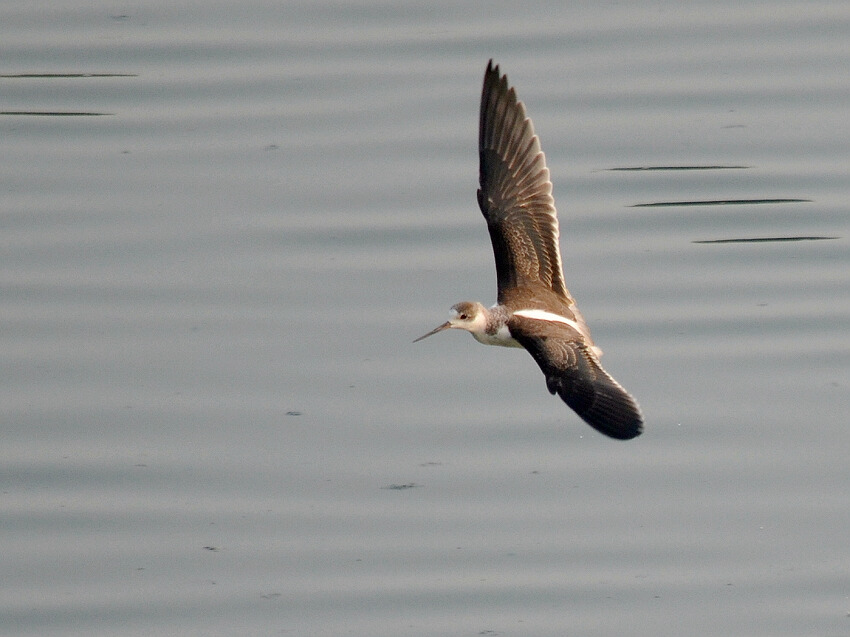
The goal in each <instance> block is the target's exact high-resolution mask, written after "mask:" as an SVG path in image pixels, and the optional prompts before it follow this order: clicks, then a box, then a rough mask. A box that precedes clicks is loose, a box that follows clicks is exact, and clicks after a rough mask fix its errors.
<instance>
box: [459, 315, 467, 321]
mask: <svg viewBox="0 0 850 637" xmlns="http://www.w3.org/2000/svg"><path fill="white" fill-rule="evenodd" d="M458 318H460V320H461V321H465V320H466V319H468V318H469V317H468V316H467V315H466V314H461V315H460V316H459V317H458Z"/></svg>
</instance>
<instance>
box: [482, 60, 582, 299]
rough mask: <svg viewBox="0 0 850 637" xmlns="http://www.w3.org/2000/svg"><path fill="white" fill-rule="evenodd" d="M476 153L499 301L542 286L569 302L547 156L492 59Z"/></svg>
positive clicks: (485, 89)
mask: <svg viewBox="0 0 850 637" xmlns="http://www.w3.org/2000/svg"><path fill="white" fill-rule="evenodd" d="M478 154H479V160H480V175H479V179H480V184H481V188H480V189H479V190H478V205H479V206H480V208H481V212H482V213H483V214H484V218H485V219H486V220H487V227H488V229H489V231H490V240H491V241H492V243H493V253H494V255H495V258H496V275H497V279H498V286H499V296H498V298H499V302H500V303H503V302H504V301H505V297H506V291H508V290H510V289H512V288H517V287H528V286H530V287H535V286H542V287H544V288H546V289H548V290H551V291H552V292H554V293H555V294H557V295H559V296H561V297H562V298H563V299H564V300H566V301H567V302H568V303H569V304H572V303H573V301H572V299H571V298H570V297H569V292H568V291H567V288H566V286H565V285H564V275H563V271H562V267H561V254H560V249H559V246H558V218H557V216H556V211H555V202H554V200H553V199H552V182H551V181H550V180H549V169H548V168H546V158H545V157H544V155H543V151H542V150H541V149H540V142H539V140H538V139H537V136H536V135H535V134H534V126H533V125H532V123H531V120H530V119H529V118H528V117H527V116H526V114H525V107H524V106H523V104H522V102H519V101H517V97H516V92H515V91H514V89H513V88H508V78H507V76H504V75H503V76H501V77H500V75H499V67H498V66H495V67H494V66H493V61H492V60H490V63H489V64H488V65H487V72H486V73H485V74H484V88H483V89H482V92H481V119H480V124H479V137H478ZM508 294H509V292H508Z"/></svg>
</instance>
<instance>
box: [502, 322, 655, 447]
mask: <svg viewBox="0 0 850 637" xmlns="http://www.w3.org/2000/svg"><path fill="white" fill-rule="evenodd" d="M508 327H509V329H510V331H511V335H512V336H513V337H514V338H515V339H516V340H517V341H519V342H520V343H521V344H522V346H523V347H525V349H527V350H528V351H529V353H530V354H531V355H532V356H533V357H534V360H535V361H537V364H538V365H539V366H540V369H541V370H543V374H544V375H545V376H546V387H548V389H549V392H550V393H551V394H558V395H559V396H560V397H561V399H562V400H563V401H564V402H565V403H567V405H569V406H570V407H571V408H572V409H573V410H574V411H575V412H576V413H577V414H578V415H579V416H580V417H581V418H582V420H584V421H585V422H586V423H587V424H589V425H590V426H591V427H593V428H594V429H596V430H597V431H600V432H601V433H603V434H605V435H606V436H610V437H611V438H617V439H619V440H630V439H631V438H634V437H635V436H639V435H640V433H641V431H643V416H642V415H641V412H640V407H638V404H637V402H635V399H634V398H632V397H631V395H629V393H628V392H627V391H626V390H625V389H623V388H622V386H621V385H620V384H619V383H618V382H617V381H616V380H614V379H613V378H611V376H610V375H609V374H608V373H607V372H606V371H605V370H604V369H602V365H601V364H600V363H599V359H598V358H597V357H596V355H595V354H594V353H593V351H592V350H591V349H590V347H589V346H588V344H587V343H586V342H585V340H584V339H583V338H582V337H581V335H580V334H579V332H577V331H576V330H575V329H573V328H572V327H570V326H569V325H566V324H563V323H556V322H550V321H541V320H537V319H523V318H519V317H513V318H512V319H511V320H510V321H509V323H508Z"/></svg>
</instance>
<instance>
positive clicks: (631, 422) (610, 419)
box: [547, 358, 643, 440]
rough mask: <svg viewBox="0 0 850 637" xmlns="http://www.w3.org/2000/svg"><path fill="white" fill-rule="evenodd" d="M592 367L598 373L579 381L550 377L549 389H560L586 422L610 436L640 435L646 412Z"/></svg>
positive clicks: (556, 390)
mask: <svg viewBox="0 0 850 637" xmlns="http://www.w3.org/2000/svg"><path fill="white" fill-rule="evenodd" d="M579 360H582V359H581V358H580V359H579ZM593 366H594V367H596V370H597V372H596V373H594V374H588V375H586V376H583V377H582V379H581V380H580V381H578V382H572V383H568V384H567V383H563V382H561V380H560V379H557V378H552V379H547V386H548V387H549V391H551V392H552V393H556V392H557V394H558V395H559V396H560V397H561V399H562V400H563V401H564V402H565V403H567V405H569V406H570V407H571V408H572V409H573V411H575V412H576V413H577V414H578V415H579V416H580V417H581V419H582V420H584V422H586V423H587V424H588V425H590V426H591V427H593V428H594V429H596V431H598V432H600V433H602V434H605V435H606V436H608V437H609V438H614V439H616V440H631V439H632V438H637V437H638V436H639V435H640V434H641V433H642V432H643V414H641V411H640V407H639V406H638V404H637V401H635V399H634V398H632V396H631V394H629V392H627V391H626V390H625V389H623V388H622V387H621V386H620V384H619V383H617V381H615V380H614V379H613V378H611V377H610V376H609V375H608V374H607V373H605V372H604V370H602V368H601V367H598V365H593Z"/></svg>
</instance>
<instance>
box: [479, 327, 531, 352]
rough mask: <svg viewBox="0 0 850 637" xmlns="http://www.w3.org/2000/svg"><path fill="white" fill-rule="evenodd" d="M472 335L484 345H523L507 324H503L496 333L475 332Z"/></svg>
mask: <svg viewBox="0 0 850 637" xmlns="http://www.w3.org/2000/svg"><path fill="white" fill-rule="evenodd" d="M472 336H473V337H475V340H476V341H478V342H479V343H484V345H496V346H498V347H522V345H520V344H519V342H518V341H516V340H514V338H513V337H512V336H511V333H510V331H509V330H508V326H507V325H502V327H500V328H499V331H498V332H496V333H495V334H492V335H491V334H487V333H486V332H473V333H472Z"/></svg>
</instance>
